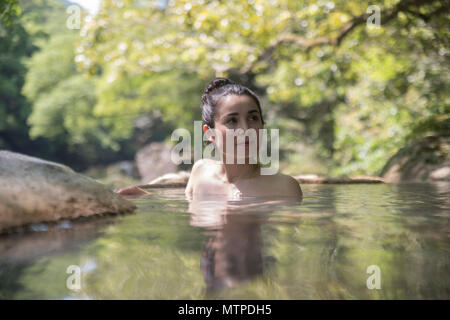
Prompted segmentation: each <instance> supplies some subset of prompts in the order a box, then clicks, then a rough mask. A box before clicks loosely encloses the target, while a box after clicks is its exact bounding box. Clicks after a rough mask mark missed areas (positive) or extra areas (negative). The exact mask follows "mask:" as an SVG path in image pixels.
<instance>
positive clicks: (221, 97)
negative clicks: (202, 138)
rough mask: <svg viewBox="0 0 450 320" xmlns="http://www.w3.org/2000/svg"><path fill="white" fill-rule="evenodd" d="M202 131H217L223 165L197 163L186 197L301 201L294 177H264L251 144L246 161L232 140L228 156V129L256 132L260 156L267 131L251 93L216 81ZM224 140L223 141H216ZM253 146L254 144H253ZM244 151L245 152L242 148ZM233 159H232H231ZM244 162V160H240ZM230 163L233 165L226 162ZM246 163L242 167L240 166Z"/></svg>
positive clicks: (205, 102) (130, 191) (206, 96)
mask: <svg viewBox="0 0 450 320" xmlns="http://www.w3.org/2000/svg"><path fill="white" fill-rule="evenodd" d="M202 122H203V131H204V132H205V133H206V134H208V133H210V132H211V131H209V130H208V129H214V132H215V133H217V135H208V139H209V141H210V142H211V143H214V144H215V145H216V146H217V149H218V150H220V152H222V157H221V158H222V161H216V160H211V159H202V160H199V161H197V162H195V163H194V165H193V168H192V171H191V175H190V178H189V182H188V184H187V187H186V190H185V193H186V195H187V196H188V198H191V199H192V198H198V197H203V196H208V195H212V196H219V195H220V196H223V197H226V198H236V197H237V198H240V197H270V198H274V197H275V198H279V197H288V198H296V199H299V198H301V197H302V190H301V188H300V185H299V184H298V182H297V181H296V180H295V179H294V178H292V177H291V176H288V175H284V174H281V173H277V174H274V175H262V174H261V167H260V165H259V164H258V163H256V164H253V163H252V161H250V160H249V159H250V158H251V157H250V152H249V150H250V141H249V139H248V137H247V138H246V140H245V142H244V143H243V144H245V156H244V158H245V159H241V160H244V161H237V159H238V155H239V153H238V152H237V151H238V145H237V142H235V139H234V137H233V142H232V143H234V151H233V153H231V152H227V148H226V146H227V143H226V141H225V139H226V136H227V135H226V131H227V129H233V130H238V129H241V132H244V133H245V132H247V130H249V129H253V130H255V131H256V147H257V152H258V153H259V134H258V133H259V131H258V130H259V129H263V128H264V121H263V117H262V112H261V104H260V101H259V99H258V97H257V96H256V94H255V93H254V92H253V91H251V90H250V89H248V88H246V87H244V86H242V85H240V84H236V83H233V82H231V81H230V80H228V79H226V78H217V79H214V80H213V81H211V83H210V84H209V85H208V86H207V87H206V89H205V91H204V93H203V96H202ZM216 136H218V137H221V138H217V137H216ZM252 142H253V141H252ZM241 150H242V148H241ZM230 158H231V159H230ZM241 158H242V157H241ZM227 159H228V160H231V161H227ZM240 162H243V163H240ZM118 193H121V194H127V195H137V194H146V193H148V192H146V191H145V190H142V189H140V188H138V187H128V188H124V189H122V190H119V191H118Z"/></svg>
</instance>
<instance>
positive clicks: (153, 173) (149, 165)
mask: <svg viewBox="0 0 450 320" xmlns="http://www.w3.org/2000/svg"><path fill="white" fill-rule="evenodd" d="M171 150H172V146H170V145H167V144H164V143H161V142H153V143H151V144H149V145H147V146H146V147H144V148H143V149H141V150H139V151H138V153H137V154H136V166H137V168H138V170H139V174H140V176H141V178H142V182H143V183H148V182H149V181H152V180H153V179H156V178H157V177H159V176H161V175H163V174H166V173H174V172H176V171H177V169H178V168H177V165H176V164H175V163H173V162H172V159H171V157H170V154H171Z"/></svg>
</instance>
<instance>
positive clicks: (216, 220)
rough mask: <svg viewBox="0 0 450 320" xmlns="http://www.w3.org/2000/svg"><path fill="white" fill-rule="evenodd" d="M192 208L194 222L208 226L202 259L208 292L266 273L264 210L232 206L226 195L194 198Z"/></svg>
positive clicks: (195, 224) (201, 225) (190, 209)
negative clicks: (247, 210)
mask: <svg viewBox="0 0 450 320" xmlns="http://www.w3.org/2000/svg"><path fill="white" fill-rule="evenodd" d="M240 207H241V208H242V206H240ZM189 212H191V225H193V226H197V227H202V228H206V229H207V231H205V234H206V235H207V237H208V239H207V240H206V242H205V244H204V248H203V252H202V258H201V262H200V266H201V271H202V274H203V277H204V279H205V282H206V284H207V293H212V292H214V291H216V290H217V289H221V288H229V287H234V286H235V285H237V284H238V283H241V282H243V281H246V280H250V279H253V278H254V277H256V276H258V275H261V274H262V272H263V263H262V253H261V251H262V239H261V223H262V220H263V219H265V218H264V216H265V215H264V214H258V213H251V214H248V213H246V212H244V211H242V210H241V209H240V208H239V207H238V208H235V209H232V208H230V206H227V201H226V200H225V199H223V200H217V199H216V200H214V201H196V200H194V201H191V202H190V206H189Z"/></svg>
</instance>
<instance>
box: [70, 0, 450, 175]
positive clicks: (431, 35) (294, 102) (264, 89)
mask: <svg viewBox="0 0 450 320" xmlns="http://www.w3.org/2000/svg"><path fill="white" fill-rule="evenodd" d="M158 3H159V2H158ZM165 4H166V5H164V6H161V5H160V4H159V5H158V4H157V3H153V2H149V3H142V2H135V1H121V2H120V3H119V2H115V1H108V0H105V1H103V3H102V8H101V10H100V12H99V14H98V15H97V16H96V17H95V19H93V21H91V23H90V24H89V25H86V26H85V30H84V34H85V36H84V37H83V42H82V48H83V49H82V50H80V53H79V54H78V58H77V60H78V61H79V62H80V66H81V67H82V68H84V69H85V70H86V71H88V72H90V73H91V74H96V73H98V72H100V71H101V74H102V78H103V79H104V80H106V81H102V84H101V86H102V88H103V91H102V92H100V93H99V101H102V100H103V99H106V98H104V97H103V95H104V94H105V95H106V94H109V93H110V92H111V91H116V92H117V90H116V89H114V88H124V87H126V83H129V82H130V81H134V80H136V79H158V78H161V79H164V78H167V77H168V74H177V73H178V74H190V77H191V79H192V80H191V81H195V82H197V83H198V86H199V87H201V85H202V84H203V85H205V84H206V83H207V81H208V80H210V79H211V78H212V77H214V76H228V77H231V78H233V79H235V80H238V81H240V82H243V83H244V84H247V85H248V86H250V87H251V88H253V89H254V90H256V91H257V92H259V93H260V94H261V95H263V96H264V97H265V99H264V100H265V102H266V103H265V104H266V107H265V108H266V110H267V111H266V112H267V113H268V115H267V116H266V118H267V119H268V120H269V121H268V122H269V124H270V125H273V126H278V127H280V126H281V127H286V126H287V125H288V124H287V122H288V119H290V120H289V121H294V122H295V123H296V125H294V127H295V129H296V131H291V132H287V134H285V137H286V138H288V136H289V134H291V133H292V132H295V134H296V135H297V136H296V137H295V136H292V135H291V139H292V141H290V142H289V141H288V143H286V144H285V146H284V147H285V149H286V148H287V149H289V148H290V149H293V150H296V151H297V152H298V151H299V150H298V147H299V140H300V139H301V142H302V143H306V144H314V145H315V148H316V150H318V151H317V154H318V156H319V158H321V159H322V160H323V161H325V162H326V163H327V164H329V165H332V166H333V167H335V168H336V170H334V171H333V172H334V173H336V174H341V173H346V174H348V173H377V172H379V171H380V170H381V168H382V166H383V165H384V163H385V161H386V160H387V158H388V157H389V156H390V155H392V154H393V153H394V152H395V151H396V150H397V149H398V148H399V147H401V146H402V145H403V144H404V143H405V142H406V141H407V140H408V139H409V138H410V137H413V136H417V135H421V134H424V131H423V130H422V133H420V132H419V131H418V129H417V128H418V127H420V126H422V124H423V123H428V125H426V127H427V128H428V129H430V128H434V127H440V128H442V127H444V128H445V127H446V125H442V124H441V125H435V124H436V123H437V122H438V121H439V122H442V121H444V122H445V121H448V116H446V115H448V111H449V103H448V93H447V92H446V91H445V88H446V87H448V80H449V79H448V76H447V75H446V74H447V73H444V75H443V74H442V72H440V70H442V68H448V51H447V49H446V48H448V37H447V36H446V28H447V27H446V26H447V25H448V8H449V7H450V6H448V1H424V0H400V1H391V0H388V1H382V2H380V3H379V4H378V5H379V9H380V13H381V26H379V27H377V26H370V25H369V26H368V25H367V20H368V18H369V16H370V12H368V11H367V8H368V7H369V2H361V1H334V2H332V1H328V2H319V3H317V2H315V1H290V0H284V1H258V0H252V1H238V2H236V1H202V0H199V1H187V0H186V1H174V2H171V1H169V2H165ZM132 79H134V80H132ZM141 81H142V83H143V82H145V81H143V80H141ZM155 82H156V83H157V82H158V81H157V80H155ZM187 83H190V82H189V81H188V82H187ZM177 84H179V85H186V83H182V82H177ZM138 87H139V85H138V86H136V87H134V91H135V92H139V89H138ZM161 87H164V86H163V85H162V86H161ZM186 88H187V91H189V90H190V89H192V90H194V89H195V90H197V88H196V86H192V87H191V88H189V87H186ZM183 94H186V95H187V96H189V97H190V96H193V97H194V96H195V95H197V96H198V98H199V97H200V95H201V90H197V91H196V92H195V93H192V95H189V94H187V92H183ZM121 95H122V96H127V97H128V103H129V105H133V104H134V103H133V102H134V101H139V99H140V95H139V94H137V95H132V94H131V95H130V94H127V92H122V93H121ZM165 95H166V91H165V90H160V91H159V92H158V91H157V90H154V91H152V92H151V97H152V101H158V100H162V101H164V97H165ZM178 99H180V100H179V101H178ZM175 101H176V102H175ZM194 101H195V100H194V99H193V100H192V101H191V100H190V99H183V96H181V95H180V96H178V97H177V96H175V97H172V96H171V104H164V103H163V104H158V103H149V104H146V105H144V104H140V103H138V104H137V105H139V108H136V111H137V112H145V111H150V110H155V109H157V110H161V112H162V113H163V114H164V113H170V112H171V111H170V110H172V109H171V108H172V107H171V106H172V105H174V104H180V105H183V106H184V107H183V108H179V109H183V110H186V109H188V108H189V106H191V105H192V104H193V103H194ZM192 110H194V109H192ZM96 112H98V113H99V114H109V115H114V114H120V112H121V111H120V110H117V109H114V108H110V109H107V108H98V109H97V110H96ZM197 118H198V113H197ZM174 120H175V122H177V119H174ZM184 122H185V120H183V121H180V122H179V123H178V124H182V123H184ZM122 125H123V126H129V124H128V125H127V124H122ZM124 132H126V130H124ZM282 134H283V130H282ZM299 136H300V138H299ZM282 140H284V141H286V140H287V139H283V136H282ZM300 169H301V168H300Z"/></svg>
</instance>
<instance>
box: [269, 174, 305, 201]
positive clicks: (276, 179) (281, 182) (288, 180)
mask: <svg viewBox="0 0 450 320" xmlns="http://www.w3.org/2000/svg"><path fill="white" fill-rule="evenodd" d="M267 177H269V180H270V184H271V185H272V186H273V188H276V189H277V190H279V191H280V192H282V195H283V196H288V197H302V196H303V192H302V189H301V187H300V184H299V183H298V182H297V180H295V179H294V178H293V177H291V176H290V175H287V174H282V173H277V174H275V175H273V176H267Z"/></svg>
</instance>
